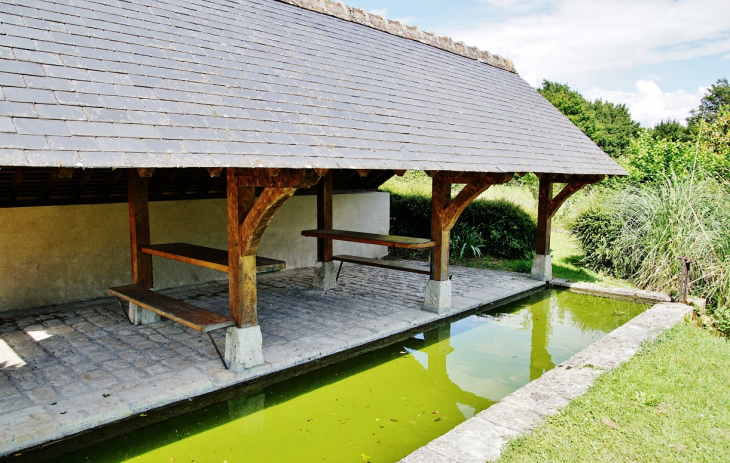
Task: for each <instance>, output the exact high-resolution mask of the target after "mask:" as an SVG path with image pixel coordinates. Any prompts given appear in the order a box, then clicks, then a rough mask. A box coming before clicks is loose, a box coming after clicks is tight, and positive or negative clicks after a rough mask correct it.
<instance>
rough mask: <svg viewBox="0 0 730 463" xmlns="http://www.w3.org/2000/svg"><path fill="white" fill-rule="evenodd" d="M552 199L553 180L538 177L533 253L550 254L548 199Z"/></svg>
mask: <svg viewBox="0 0 730 463" xmlns="http://www.w3.org/2000/svg"><path fill="white" fill-rule="evenodd" d="M552 199H553V182H551V181H550V180H546V179H543V178H540V185H539V193H538V198H537V248H536V251H535V254H538V255H542V256H546V255H548V254H550V219H551V218H552V216H551V215H550V212H549V211H550V201H551V200H552Z"/></svg>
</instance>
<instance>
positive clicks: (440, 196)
mask: <svg viewBox="0 0 730 463" xmlns="http://www.w3.org/2000/svg"><path fill="white" fill-rule="evenodd" d="M450 202H451V183H450V182H448V181H446V180H444V179H443V178H442V177H441V176H439V175H436V176H434V177H433V180H432V183H431V239H432V240H434V241H435V242H436V246H435V247H434V250H433V263H432V265H433V276H432V279H433V280H435V281H444V280H448V279H449V233H450V231H451V228H450V227H448V223H447V218H446V217H445V215H446V208H447V207H448V206H449V203H450Z"/></svg>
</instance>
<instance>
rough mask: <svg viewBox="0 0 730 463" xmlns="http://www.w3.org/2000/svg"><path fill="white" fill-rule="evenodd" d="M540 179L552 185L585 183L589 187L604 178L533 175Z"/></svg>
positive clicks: (601, 176)
mask: <svg viewBox="0 0 730 463" xmlns="http://www.w3.org/2000/svg"><path fill="white" fill-rule="evenodd" d="M535 175H537V176H538V177H539V178H540V179H545V180H549V181H551V182H553V183H579V182H581V183H585V184H586V185H590V184H593V183H598V182H600V181H601V180H603V179H604V178H606V176H605V175H581V174H578V175H575V174H571V175H568V174H535Z"/></svg>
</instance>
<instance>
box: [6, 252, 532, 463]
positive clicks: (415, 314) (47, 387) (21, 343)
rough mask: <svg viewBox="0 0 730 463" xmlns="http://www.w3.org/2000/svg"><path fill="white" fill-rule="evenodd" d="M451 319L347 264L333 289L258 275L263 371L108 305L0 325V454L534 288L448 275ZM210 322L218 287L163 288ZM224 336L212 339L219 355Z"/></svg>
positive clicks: (413, 294) (397, 283)
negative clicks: (135, 322)
mask: <svg viewBox="0 0 730 463" xmlns="http://www.w3.org/2000/svg"><path fill="white" fill-rule="evenodd" d="M451 271H452V274H453V279H452V292H453V297H452V303H453V306H452V310H451V312H449V313H447V314H442V315H436V314H432V313H429V312H425V311H423V310H421V305H422V303H423V295H424V292H425V288H426V283H427V281H428V277H426V276H424V275H418V274H412V273H406V272H394V271H388V270H382V269H376V268H372V267H363V266H358V265H348V264H345V268H344V269H343V272H342V276H341V277H340V281H339V285H338V286H337V288H335V289H333V290H329V291H326V292H325V291H321V290H317V289H314V288H312V286H311V283H312V273H313V270H312V269H311V268H307V269H296V270H286V271H283V272H279V273H274V274H267V275H260V276H259V278H258V295H259V302H258V313H259V324H260V325H261V329H262V333H263V354H264V360H265V364H264V365H263V366H261V367H257V368H253V369H250V370H247V371H245V372H243V373H239V374H235V373H231V372H229V371H227V370H225V369H224V367H223V365H222V364H221V362H220V360H219V359H218V356H217V354H216V352H215V350H214V348H213V346H212V345H211V343H210V341H209V339H208V338H207V336H205V335H202V334H200V333H198V332H196V331H194V330H192V329H189V328H187V327H185V326H182V325H180V324H177V323H174V322H171V321H169V320H163V321H161V322H158V323H154V324H150V325H144V326H132V325H130V324H129V322H128V321H127V319H126V317H125V315H124V314H123V312H122V309H121V308H120V307H119V305H118V303H117V301H116V300H115V299H112V298H109V299H102V300H98V301H92V302H85V303H79V304H68V305H65V306H59V307H55V308H48V309H47V310H43V311H38V310H34V311H32V312H31V313H32V315H31V314H28V315H23V314H21V315H16V316H12V317H8V316H3V317H2V318H0V456H3V455H7V454H10V453H13V452H16V451H18V450H20V449H23V448H28V447H31V446H34V445H38V444H41V443H45V442H50V441H53V440H56V439H59V438H61V437H64V436H68V435H71V434H74V433H77V432H80V431H83V430H85V429H89V428H92V427H94V426H99V425H102V424H105V423H110V422H113V421H117V420H119V419H122V418H124V417H127V416H130V415H133V414H137V413H141V412H144V411H147V410H150V409H153V408H156V407H160V406H163V405H167V404H171V403H175V402H178V401H180V400H184V399H186V398H190V397H195V396H199V395H202V394H205V393H208V392H212V391H215V390H217V389H221V388H224V387H227V386H230V385H234V384H237V383H241V382H245V381H248V380H250V379H253V378H256V377H260V376H262V375H266V374H269V373H272V372H275V371H280V370H283V369H286V368H289V367H292V366H295V365H299V364H302V363H306V362H309V361H312V360H315V359H318V358H322V357H325V356H327V355H330V354H333V353H337V352H341V351H344V350H347V349H350V348H352V347H356V346H359V345H364V344H367V343H370V342H372V341H376V340H378V339H382V338H385V337H388V336H390V335H393V334H397V333H400V332H403V331H407V330H410V329H413V328H416V327H418V326H420V325H423V324H426V323H429V322H432V321H434V320H437V319H439V318H443V317H447V316H450V315H453V314H456V313H459V312H463V311H466V310H469V309H472V308H475V307H479V306H482V305H485V304H489V303H493V302H496V301H499V300H502V299H506V298H510V297H512V296H515V295H518V294H520V293H523V292H526V291H530V290H532V289H534V288H538V287H540V286H542V285H544V283H542V282H539V281H535V280H532V279H530V278H529V277H528V276H527V275H522V274H515V273H508V272H496V271H489V270H481V269H470V268H463V267H452V268H451ZM162 292H163V293H165V294H168V295H170V296H173V297H176V298H179V299H183V300H185V301H188V302H190V303H192V304H194V305H198V306H200V307H205V308H208V309H210V310H214V311H217V312H220V313H224V314H225V313H227V311H228V288H227V282H225V281H224V282H213V283H206V284H201V285H195V286H187V287H183V288H176V289H170V290H165V291H162ZM224 337H225V330H218V331H216V332H214V338H215V339H216V342H217V343H218V346H219V347H220V348H221V349H222V348H223V346H224V343H225V340H224Z"/></svg>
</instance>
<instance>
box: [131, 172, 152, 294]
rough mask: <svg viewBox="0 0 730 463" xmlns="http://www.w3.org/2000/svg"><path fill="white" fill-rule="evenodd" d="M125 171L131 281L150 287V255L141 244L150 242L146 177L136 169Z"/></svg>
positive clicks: (145, 244)
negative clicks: (144, 251) (130, 251)
mask: <svg viewBox="0 0 730 463" xmlns="http://www.w3.org/2000/svg"><path fill="white" fill-rule="evenodd" d="M127 172H128V173H127V191H128V196H129V237H130V242H131V248H132V282H133V283H134V284H137V285H140V286H142V287H143V288H151V287H152V256H151V255H149V254H145V253H143V252H142V246H147V245H149V244H150V206H149V199H148V189H147V178H145V177H141V176H140V175H139V172H138V171H137V169H129V170H128V171H127Z"/></svg>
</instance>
